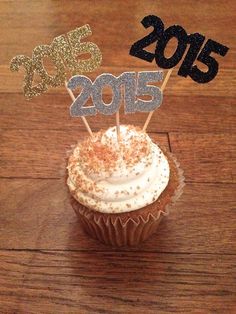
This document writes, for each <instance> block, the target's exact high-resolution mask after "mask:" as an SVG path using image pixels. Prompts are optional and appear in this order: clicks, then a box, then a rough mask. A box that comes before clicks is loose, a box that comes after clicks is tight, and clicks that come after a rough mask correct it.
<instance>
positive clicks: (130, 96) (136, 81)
mask: <svg viewBox="0 0 236 314" xmlns="http://www.w3.org/2000/svg"><path fill="white" fill-rule="evenodd" d="M162 79H163V72H162V71H145V72H138V75H137V76H136V73H135V72H124V73H122V74H121V75H120V76H118V77H116V76H114V75H112V74H110V73H103V74H101V75H99V76H98V77H97V78H96V79H95V81H94V82H93V83H92V81H91V80H90V79H89V78H88V77H86V76H84V75H75V76H73V77H72V78H71V79H70V80H69V81H68V83H67V87H68V88H69V89H71V90H74V89H76V88H77V87H82V90H81V92H80V94H79V95H78V96H77V98H76V99H75V101H74V102H73V104H72V105H71V107H70V114H71V116H73V117H78V116H93V115H95V114H96V113H97V112H99V113H102V114H104V115H112V114H114V113H115V112H117V111H118V110H119V108H120V105H121V100H122V89H123V94H124V109H125V113H134V112H137V111H141V112H149V111H153V110H155V109H156V108H157V107H159V106H160V105H161V103H162V99H163V94H162V91H161V89H160V88H159V87H158V86H155V85H151V84H150V83H151V82H159V81H162ZM105 86H109V87H110V88H111V90H112V93H113V97H112V100H111V102H110V103H105V102H104V101H103V97H102V90H103V88H104V87H105ZM90 96H91V98H92V103H93V104H92V105H90V106H85V104H86V102H87V101H88V99H89V97H90ZM143 96H144V97H145V96H148V97H149V98H150V97H151V99H149V100H144V99H141V98H142V97H143ZM140 97H141V98H140Z"/></svg>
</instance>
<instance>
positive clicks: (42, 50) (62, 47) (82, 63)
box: [10, 25, 102, 99]
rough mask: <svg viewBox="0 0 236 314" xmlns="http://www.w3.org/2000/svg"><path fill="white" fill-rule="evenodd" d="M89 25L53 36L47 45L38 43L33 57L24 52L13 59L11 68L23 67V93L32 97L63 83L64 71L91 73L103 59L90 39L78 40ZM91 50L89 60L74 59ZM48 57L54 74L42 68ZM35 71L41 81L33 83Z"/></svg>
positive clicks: (15, 69)
mask: <svg viewBox="0 0 236 314" xmlns="http://www.w3.org/2000/svg"><path fill="white" fill-rule="evenodd" d="M91 34H92V32H91V29H90V26H89V25H84V26H82V27H79V28H76V29H75V30H73V31H70V32H68V33H67V36H65V35H60V36H58V37H56V38H54V39H53V41H52V43H51V44H50V45H40V46H37V47H36V48H34V50H33V54H32V58H29V57H27V56H24V55H19V56H16V57H14V58H13V59H12V61H11V64H10V69H11V70H12V71H18V70H19V68H20V66H23V67H24V68H25V73H26V74H25V77H24V86H23V90H24V94H25V97H26V98H28V99H29V98H32V97H34V96H38V95H40V94H42V93H43V92H45V91H46V90H47V89H48V87H50V86H51V87H57V86H61V85H63V84H64V83H65V79H66V70H67V69H68V71H69V72H71V73H72V74H76V73H84V72H91V71H93V70H94V69H96V68H97V67H98V66H99V65H100V63H101V60H102V54H101V51H100V49H99V48H98V46H97V45H96V44H94V43H92V42H81V39H83V38H85V37H87V36H89V35H91ZM83 53H90V55H91V56H90V59H87V60H81V59H79V60H77V56H78V55H81V54H83ZM45 57H48V58H49V59H50V60H51V61H52V62H53V64H54V66H55V70H56V71H55V72H56V73H55V74H54V75H53V76H52V75H50V74H49V73H48V72H47V70H46V69H45V67H44V58H45ZM34 73H37V74H38V75H39V76H40V78H41V82H40V83H38V84H37V85H35V86H33V77H34Z"/></svg>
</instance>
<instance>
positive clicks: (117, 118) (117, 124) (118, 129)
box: [116, 110, 120, 143]
mask: <svg viewBox="0 0 236 314" xmlns="http://www.w3.org/2000/svg"><path fill="white" fill-rule="evenodd" d="M116 134H117V140H118V143H119V142H120V111H119V110H118V111H117V112H116Z"/></svg>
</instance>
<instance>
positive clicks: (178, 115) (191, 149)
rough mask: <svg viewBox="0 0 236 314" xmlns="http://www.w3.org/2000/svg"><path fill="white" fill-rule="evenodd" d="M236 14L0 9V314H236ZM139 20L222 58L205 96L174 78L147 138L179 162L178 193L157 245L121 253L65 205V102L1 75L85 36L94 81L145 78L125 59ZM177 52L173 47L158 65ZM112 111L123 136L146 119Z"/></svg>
mask: <svg viewBox="0 0 236 314" xmlns="http://www.w3.org/2000/svg"><path fill="white" fill-rule="evenodd" d="M235 10H236V3H235V2H233V1H231V0H225V1H219V0H215V1H214V2H212V1H211V2H210V1H208V2H207V1H205V0H199V1H187V0H183V1H181V2H180V1H179V0H173V1H171V2H170V1H162V0H161V1H158V2H155V1H152V0H146V1H127V0H120V1H113V2H111V1H109V0H101V1H97V2H95V1H87V0H81V1H76V0H71V1H66V0H60V1H48V0H37V1H30V0H21V1H0V20H1V27H0V46H1V49H0V73H1V75H0V261H1V263H0V313H4V314H5V313H6V314H16V313H17V314H18V313H19V314H25V313H27V314H28V313H29V314H31V313H35V314H38V313H43V314H47V313H50V314H51V313H82V314H84V313H85V314H86V313H88V314H90V313H134V314H136V313H148V314H149V313H155V314H156V313H158V314H162V313H164V314H167V313H181V314H185V313H186V314H187V313H193V314H210V313H214V314H215V313H216V314H222V313H227V314H234V313H235V310H236V284H235V282H236V278H235V277H236V269H235V265H236V234H235V226H236V218H235V217H236V216H235V210H236V194H235V187H236V184H235V183H236V181H235V180H236V172H235V170H236V155H235V151H236V149H235V143H236V139H235V131H236V123H235V118H236V106H235V96H236V90H235V84H236V69H235V58H236V38H235V33H236V24H235ZM148 14H154V15H157V16H160V17H161V19H162V20H163V22H164V24H165V27H166V28H167V27H168V26H170V25H173V24H179V25H181V26H183V27H184V28H185V29H186V31H187V32H188V33H195V32H199V33H202V34H204V35H205V36H206V39H208V38H211V39H213V40H216V41H218V42H220V43H222V44H225V45H227V46H228V47H229V48H230V49H229V52H228V54H227V56H225V57H220V56H217V55H216V54H214V53H213V54H212V56H213V57H215V58H216V60H217V61H218V62H219V72H218V75H217V77H216V78H215V79H214V80H213V81H212V82H210V83H209V84H197V83H195V82H193V81H192V80H191V79H190V78H182V77H180V76H178V75H177V72H178V66H177V67H176V68H175V69H174V71H173V74H172V75H171V78H170V81H169V82H168V85H167V88H166V90H165V95H164V102H163V105H162V106H161V108H159V109H158V110H157V112H155V114H154V116H153V118H152V120H151V123H150V125H149V129H148V131H150V132H151V134H152V136H153V137H154V138H155V139H158V140H159V142H160V143H161V144H162V145H163V146H165V147H166V148H167V149H171V150H172V152H173V153H174V154H175V155H176V156H177V158H178V161H179V162H180V164H181V167H182V168H183V169H184V171H185V177H186V183H187V184H186V186H185V190H184V194H183V196H182V197H181V199H180V200H179V201H178V202H177V204H176V205H175V207H174V208H173V210H172V212H171V213H170V215H169V216H168V217H166V219H164V220H163V221H162V223H161V225H160V226H159V229H158V232H157V234H156V235H154V236H153V237H152V238H151V239H150V240H148V241H147V242H146V243H144V244H142V245H140V246H139V247H134V248H129V249H128V248H122V249H119V250H117V249H114V248H110V247H107V246H104V245H102V244H100V243H98V242H96V241H95V240H92V239H90V238H89V237H88V236H87V235H86V234H84V233H83V231H82V230H81V227H80V224H79V222H78V220H77V218H76V216H75V214H74V212H73V210H72V208H71V206H70V204H69V201H68V194H67V190H66V187H65V182H64V181H63V175H64V171H65V157H66V151H67V150H68V149H70V146H71V145H72V144H75V143H76V142H77V141H78V140H80V139H81V138H83V137H84V136H85V134H86V133H85V132H84V131H85V129H84V126H83V124H82V123H81V121H80V119H72V118H70V117H69V112H68V109H69V106H70V104H71V100H70V98H69V96H68V95H67V93H66V91H65V89H64V88H58V89H50V90H48V92H47V93H45V94H44V95H41V96H40V97H36V98H34V99H32V100H31V101H26V100H25V98H24V96H23V94H22V87H21V86H22V79H23V75H24V70H23V69H21V70H20V71H19V73H11V72H10V70H9V62H10V60H11V58H12V57H14V56H15V55H18V54H25V55H28V56H31V53H32V49H33V48H34V47H35V46H37V45H39V44H49V43H50V42H51V41H52V39H53V38H54V37H56V36H58V35H60V34H65V33H67V32H68V31H70V30H73V29H75V28H76V27H79V26H82V25H84V24H90V26H91V29H92V31H93V35H92V36H90V37H88V38H86V39H84V40H85V41H92V42H95V43H96V44H97V45H98V46H99V47H100V49H101V50H102V54H103V62H102V66H101V67H100V68H99V69H97V70H96V71H95V72H94V73H89V74H88V76H90V77H91V78H92V79H93V78H95V77H96V76H97V75H98V74H100V73H103V72H111V73H113V74H115V75H118V74H120V73H122V72H124V71H136V72H138V71H147V70H151V71H153V70H155V69H157V67H156V64H155V62H152V63H148V62H145V61H143V60H140V59H138V58H135V57H132V56H130V55H129V49H130V46H131V45H132V44H133V43H134V42H135V41H137V40H138V39H140V38H142V37H143V36H145V35H147V34H148V33H149V32H150V30H151V29H150V28H149V29H145V28H144V27H143V26H142V25H141V23H140V21H141V20H142V18H143V17H144V16H145V15H148ZM175 47H176V41H175V40H171V41H170V43H169V44H168V45H167V48H166V51H165V54H166V55H170V54H171V53H172V52H173V49H174V48H175ZM149 49H150V50H154V49H155V45H152V46H150V47H149ZM82 57H83V56H81V57H80V58H82ZM180 64H181V63H180ZM180 64H179V65H180ZM197 65H198V66H199V67H200V68H201V69H202V70H203V71H204V70H206V68H204V67H203V66H202V65H200V63H199V62H197ZM46 67H47V69H49V70H51V67H50V64H47V66H46ZM110 98H111V94H110V92H109V91H108V90H105V95H104V100H105V101H109V99H110ZM122 111H123V109H121V122H122V123H129V124H135V125H139V126H142V125H143V123H144V121H145V118H146V114H143V113H137V114H135V115H124V114H123V113H122ZM88 120H89V122H90V124H91V126H92V128H93V129H94V130H98V129H100V128H106V127H107V126H108V125H109V126H111V125H114V123H115V117H109V116H108V117H104V116H101V115H97V116H96V117H89V118H88Z"/></svg>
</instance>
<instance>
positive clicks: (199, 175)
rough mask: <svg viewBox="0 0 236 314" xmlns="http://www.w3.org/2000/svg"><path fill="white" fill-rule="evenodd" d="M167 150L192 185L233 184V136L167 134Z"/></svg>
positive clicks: (235, 142) (235, 144) (235, 178)
mask: <svg viewBox="0 0 236 314" xmlns="http://www.w3.org/2000/svg"><path fill="white" fill-rule="evenodd" d="M170 142H171V150H172V151H173V152H174V153H175V154H176V156H177V157H178V158H179V160H180V162H181V164H182V167H183V169H184V170H185V177H186V180H187V181H188V180H190V181H194V182H228V183H233V182H234V183H235V182H236V149H235V148H236V136H235V134H228V135H226V134H210V135H209V134H200V135H198V134H192V133H191V134H190V133H170Z"/></svg>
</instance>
